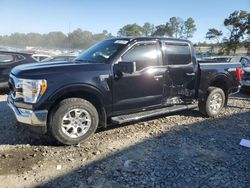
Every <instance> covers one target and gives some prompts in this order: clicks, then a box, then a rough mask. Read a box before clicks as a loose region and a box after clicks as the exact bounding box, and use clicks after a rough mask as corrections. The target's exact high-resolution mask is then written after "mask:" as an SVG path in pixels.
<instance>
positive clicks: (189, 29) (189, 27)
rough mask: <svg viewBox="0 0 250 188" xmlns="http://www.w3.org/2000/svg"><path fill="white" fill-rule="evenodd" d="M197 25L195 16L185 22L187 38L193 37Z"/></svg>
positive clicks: (184, 32)
mask: <svg viewBox="0 0 250 188" xmlns="http://www.w3.org/2000/svg"><path fill="white" fill-rule="evenodd" d="M196 30H197V29H196V25H195V22H194V19H193V18H188V19H187V20H186V21H185V22H184V31H183V35H184V38H185V39H189V38H192V37H193V34H194V32H195V31H196Z"/></svg>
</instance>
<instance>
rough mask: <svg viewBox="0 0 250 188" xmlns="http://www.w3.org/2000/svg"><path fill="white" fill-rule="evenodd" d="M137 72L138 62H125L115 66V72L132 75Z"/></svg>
mask: <svg viewBox="0 0 250 188" xmlns="http://www.w3.org/2000/svg"><path fill="white" fill-rule="evenodd" d="M135 71H136V62H125V61H120V62H118V63H117V64H114V72H115V73H116V72H121V73H128V74H132V73H133V72H135Z"/></svg>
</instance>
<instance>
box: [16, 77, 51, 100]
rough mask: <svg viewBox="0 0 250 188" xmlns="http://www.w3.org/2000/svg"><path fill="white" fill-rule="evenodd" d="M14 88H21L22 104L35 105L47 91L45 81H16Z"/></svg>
mask: <svg viewBox="0 0 250 188" xmlns="http://www.w3.org/2000/svg"><path fill="white" fill-rule="evenodd" d="M15 87H17V88H18V87H19V88H22V96H23V99H24V102H27V103H36V102H37V101H38V99H39V98H40V97H41V96H42V95H43V94H44V93H45V91H46V89H47V82H46V80H27V79H18V81H17V82H16V83H15Z"/></svg>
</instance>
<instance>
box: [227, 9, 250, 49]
mask: <svg viewBox="0 0 250 188" xmlns="http://www.w3.org/2000/svg"><path fill="white" fill-rule="evenodd" d="M249 23H250V14H249V13H248V12H247V11H242V10H241V11H234V12H233V13H231V14H230V15H229V17H228V18H226V19H225V20H224V25H225V26H226V28H227V29H228V30H229V32H230V36H229V38H228V39H227V40H226V41H225V44H226V46H227V53H230V50H232V51H233V53H234V54H235V53H236V50H237V48H238V47H239V44H240V40H241V39H244V36H245V35H246V34H249V33H250V29H249V27H250V26H249Z"/></svg>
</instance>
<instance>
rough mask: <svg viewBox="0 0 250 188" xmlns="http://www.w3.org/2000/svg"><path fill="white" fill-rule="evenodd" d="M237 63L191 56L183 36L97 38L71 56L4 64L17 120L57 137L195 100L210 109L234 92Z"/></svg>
mask: <svg viewBox="0 0 250 188" xmlns="http://www.w3.org/2000/svg"><path fill="white" fill-rule="evenodd" d="M241 73H242V70H241V65H240V63H238V62H236V63H203V64H200V63H198V62H197V60H196V55H195V52H194V48H193V45H192V43H191V42H189V41H187V40H181V39H169V38H156V37H152V38H151V37H149V38H115V39H108V40H104V41H102V42H100V43H98V44H96V45H94V46H93V47H91V48H90V49H88V50H86V51H85V52H83V53H82V54H81V55H80V56H78V57H77V58H76V59H75V61H74V62H60V63H37V64H33V65H26V66H25V65H21V66H18V67H16V68H14V69H13V70H12V71H11V74H10V79H9V84H10V88H11V89H10V93H9V96H8V105H9V106H10V108H11V109H12V111H13V112H14V114H15V116H16V119H17V121H18V122H20V123H24V124H28V125H31V126H33V127H36V128H37V129H39V130H40V131H42V132H43V133H45V132H46V131H49V132H50V133H51V135H53V136H54V138H56V139H57V140H58V141H59V142H61V143H63V144H67V145H70V144H77V143H79V142H81V141H83V140H86V139H87V138H89V137H90V136H91V135H92V134H93V133H94V132H95V131H96V129H97V127H98V126H103V127H106V126H107V125H108V124H109V123H111V122H112V123H115V124H121V123H126V122H130V121H138V120H140V119H143V118H151V117H153V116H159V115H163V114H167V113H172V112H177V111H181V110H188V109H193V108H196V107H199V110H200V112H201V113H203V114H204V115H206V116H210V117H214V116H217V115H218V114H219V113H220V111H221V110H222V108H223V107H224V106H225V105H226V104H227V100H228V96H229V95H230V94H232V93H235V92H238V91H239V89H240V82H239V81H240V80H241V78H242V74H241Z"/></svg>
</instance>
